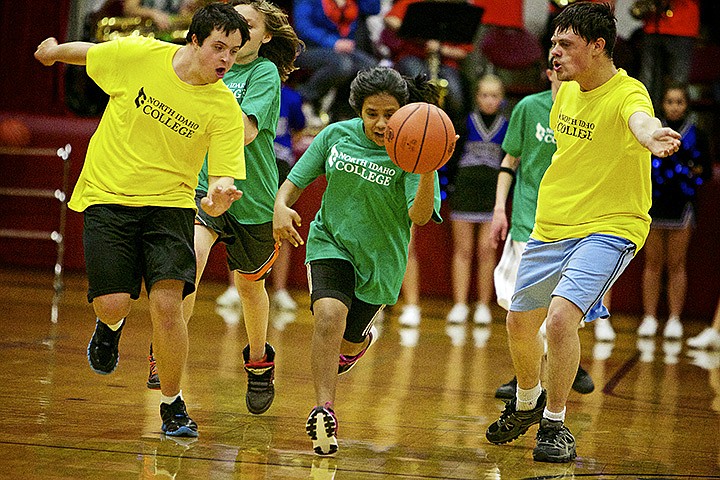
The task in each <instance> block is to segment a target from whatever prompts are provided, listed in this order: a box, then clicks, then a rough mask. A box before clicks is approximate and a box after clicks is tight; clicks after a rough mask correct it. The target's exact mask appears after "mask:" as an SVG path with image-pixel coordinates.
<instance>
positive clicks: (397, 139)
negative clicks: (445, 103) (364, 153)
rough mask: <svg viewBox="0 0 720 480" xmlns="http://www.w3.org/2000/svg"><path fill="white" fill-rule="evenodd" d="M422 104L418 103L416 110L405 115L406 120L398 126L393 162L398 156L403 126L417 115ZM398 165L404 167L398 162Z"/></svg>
mask: <svg viewBox="0 0 720 480" xmlns="http://www.w3.org/2000/svg"><path fill="white" fill-rule="evenodd" d="M421 106H422V105H421V104H418V105H417V106H416V107H415V110H413V111H412V112H410V114H409V115H408V116H407V117H405V119H404V120H403V121H402V123H401V124H400V127H398V129H397V132H396V133H395V141H394V142H393V156H392V159H391V160H393V163H395V160H394V159H395V158H397V144H398V142H399V141H400V134H401V133H402V130H403V127H404V126H405V124H406V123H407V122H408V121H409V120H410V118H412V116H413V115H415V112H417V111H418V110H419V109H420V107H421ZM396 165H397V166H398V167H400V168H402V167H401V166H400V164H399V163H396ZM415 166H416V167H417V162H416V163H415ZM413 171H414V169H413Z"/></svg>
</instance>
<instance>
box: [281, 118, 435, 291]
mask: <svg viewBox="0 0 720 480" xmlns="http://www.w3.org/2000/svg"><path fill="white" fill-rule="evenodd" d="M323 174H324V175H325V177H326V179H327V188H326V189H325V193H324V194H323V197H322V202H321V205H320V210H319V211H318V213H317V216H316V217H315V219H314V220H313V221H312V223H311V224H310V232H309V234H308V239H307V242H306V244H307V247H306V249H307V255H306V261H307V262H310V261H313V260H319V259H326V258H339V259H344V260H347V261H349V262H351V263H352V264H353V266H354V267H355V295H356V296H357V297H358V298H359V299H360V300H362V301H364V302H368V303H371V304H377V305H379V304H394V303H395V302H397V298H398V295H399V293H400V285H401V284H402V280H403V276H404V275H405V269H406V267H407V258H408V244H409V242H410V226H411V223H412V222H411V221H410V217H409V215H408V209H409V208H410V206H411V205H412V203H413V201H414V199H415V193H416V192H417V187H418V182H419V180H420V175H417V174H413V173H407V172H405V171H403V170H402V169H400V167H398V166H396V165H395V164H393V163H392V161H391V160H390V158H389V157H388V155H387V151H386V150H385V148H384V147H381V146H378V145H377V144H376V143H374V142H372V141H370V139H368V138H367V136H366V135H365V132H364V131H363V123H362V120H361V119H360V118H354V119H352V120H346V121H344V122H338V123H334V124H331V125H329V126H328V127H326V128H325V129H323V130H322V131H321V132H320V133H319V134H318V136H317V137H316V138H315V140H314V141H313V142H312V144H311V145H310V147H309V148H308V149H307V151H306V152H305V154H303V156H302V157H300V159H299V160H298V162H297V163H296V164H295V166H294V167H293V169H292V171H291V172H290V175H288V180H290V181H291V182H292V183H293V184H295V185H296V186H297V187H299V188H306V187H307V186H308V185H310V184H311V183H312V182H313V181H314V180H315V179H316V178H317V177H319V176H321V175H323ZM439 212H440V185H439V182H438V177H437V174H435V215H434V216H433V218H434V219H435V220H436V221H437V222H441V221H442V219H441V218H440V214H439Z"/></svg>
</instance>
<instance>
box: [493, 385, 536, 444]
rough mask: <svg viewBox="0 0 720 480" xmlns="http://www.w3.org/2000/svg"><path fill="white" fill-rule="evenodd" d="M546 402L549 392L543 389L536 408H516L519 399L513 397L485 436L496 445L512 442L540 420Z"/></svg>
mask: <svg viewBox="0 0 720 480" xmlns="http://www.w3.org/2000/svg"><path fill="white" fill-rule="evenodd" d="M546 402H547V394H546V393H545V390H543V391H542V393H541V394H540V397H538V399H537V404H536V405H535V408H533V409H532V410H516V409H515V408H516V407H515V405H516V403H517V400H516V399H515V398H514V397H513V398H512V399H510V401H508V402H507V403H506V404H505V408H504V409H503V411H502V414H501V415H500V418H499V419H498V420H497V421H496V422H495V423H493V424H491V425H490V426H489V427H488V429H487V431H486V432H485V438H487V439H488V441H489V442H490V443H494V444H496V445H500V444H503V443H507V442H512V441H513V440H515V439H516V438H518V437H519V436H520V435H522V434H524V433H525V432H527V431H528V428H530V427H531V426H533V425H535V424H536V423H539V422H540V420H541V419H542V416H543V411H544V410H545V403H546Z"/></svg>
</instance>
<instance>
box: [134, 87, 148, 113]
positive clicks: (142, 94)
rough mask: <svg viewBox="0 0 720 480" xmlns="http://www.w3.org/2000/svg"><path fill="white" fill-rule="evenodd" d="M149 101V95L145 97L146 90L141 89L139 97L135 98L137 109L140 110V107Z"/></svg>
mask: <svg viewBox="0 0 720 480" xmlns="http://www.w3.org/2000/svg"><path fill="white" fill-rule="evenodd" d="M146 99H147V95H145V90H144V89H143V87H140V90H139V91H138V95H137V97H135V107H136V108H140V105H142V104H143V103H145V100H146Z"/></svg>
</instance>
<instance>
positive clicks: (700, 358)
mask: <svg viewBox="0 0 720 480" xmlns="http://www.w3.org/2000/svg"><path fill="white" fill-rule="evenodd" d="M687 355H688V357H690V358H692V361H691V362H690V363H691V364H693V365H697V366H698V367H700V368H704V369H706V370H715V369H717V368H720V352H708V351H706V350H689V351H688V352H687Z"/></svg>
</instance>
